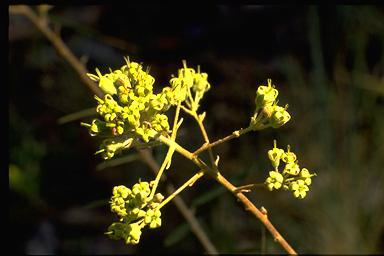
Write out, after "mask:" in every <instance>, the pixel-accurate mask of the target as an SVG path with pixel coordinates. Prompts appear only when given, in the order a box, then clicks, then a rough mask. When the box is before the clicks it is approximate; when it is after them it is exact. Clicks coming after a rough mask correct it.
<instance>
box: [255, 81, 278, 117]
mask: <svg viewBox="0 0 384 256" xmlns="http://www.w3.org/2000/svg"><path fill="white" fill-rule="evenodd" d="M271 83H272V81H271V79H268V86H264V85H261V86H259V88H258V89H257V91H256V98H255V104H256V109H257V110H258V109H261V108H263V107H265V106H272V104H273V103H274V102H275V100H276V98H277V95H278V94H279V92H278V91H277V90H276V89H275V88H273V87H272V86H271Z"/></svg>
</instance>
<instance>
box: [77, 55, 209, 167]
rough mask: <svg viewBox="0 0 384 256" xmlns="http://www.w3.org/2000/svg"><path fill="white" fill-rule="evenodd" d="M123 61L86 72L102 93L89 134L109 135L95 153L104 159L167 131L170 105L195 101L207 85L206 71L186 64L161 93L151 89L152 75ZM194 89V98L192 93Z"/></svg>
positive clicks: (129, 62)
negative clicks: (103, 71) (112, 67)
mask: <svg viewBox="0 0 384 256" xmlns="http://www.w3.org/2000/svg"><path fill="white" fill-rule="evenodd" d="M125 61H126V65H124V66H122V67H121V68H120V69H119V70H115V71H112V70H110V72H109V73H107V74H105V75H103V74H101V72H100V71H99V70H98V69H96V73H97V75H93V74H88V76H89V77H90V79H92V80H94V81H97V82H98V83H99V87H100V88H101V90H102V91H103V92H104V93H105V96H104V98H103V99H101V98H99V97H97V96H95V99H96V100H97V102H98V106H97V108H96V111H97V112H98V113H99V115H100V116H101V117H102V120H100V119H94V120H93V121H92V122H91V123H90V124H87V123H82V125H83V126H86V127H88V130H89V133H90V135H91V136H96V135H100V136H103V137H108V139H107V140H104V141H103V143H102V144H101V146H100V150H99V151H97V153H102V157H103V158H104V159H110V158H112V157H113V156H114V155H115V154H116V153H117V152H119V151H120V150H122V149H126V148H129V147H130V146H131V145H132V143H133V142H135V141H137V139H141V140H142V141H144V142H145V143H147V142H149V140H150V139H153V138H155V136H156V135H157V134H159V133H160V134H168V133H169V132H170V127H169V123H168V117H167V116H166V115H165V114H164V112H165V111H167V110H168V109H169V108H170V107H171V106H172V105H177V104H178V103H179V102H183V101H185V100H186V99H187V104H190V103H191V102H192V105H193V106H196V105H197V104H198V101H199V100H200V99H201V97H202V95H203V94H204V92H206V91H207V90H208V89H209V88H210V85H209V83H208V81H207V76H208V75H207V74H206V73H200V71H199V72H196V71H195V70H194V69H192V68H188V67H187V66H186V64H185V62H184V68H181V69H179V74H178V77H174V78H172V79H171V80H170V85H171V86H168V87H165V88H163V89H162V91H161V92H160V93H157V94H156V93H154V92H153V84H154V82H155V79H154V78H153V77H152V76H151V75H150V74H149V73H148V69H147V70H146V71H144V70H143V67H142V65H140V64H139V63H136V62H133V61H129V59H128V58H125ZM191 89H192V91H194V92H195V99H193V98H192V96H191Z"/></svg>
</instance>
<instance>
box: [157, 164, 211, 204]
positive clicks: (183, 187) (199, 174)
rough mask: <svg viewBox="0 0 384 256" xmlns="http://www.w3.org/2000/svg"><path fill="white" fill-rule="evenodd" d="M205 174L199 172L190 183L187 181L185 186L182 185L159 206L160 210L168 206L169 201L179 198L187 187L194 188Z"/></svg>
mask: <svg viewBox="0 0 384 256" xmlns="http://www.w3.org/2000/svg"><path fill="white" fill-rule="evenodd" d="M203 175H204V172H203V171H199V172H198V173H196V174H195V175H193V176H192V177H191V178H190V179H189V180H188V181H186V182H185V183H184V184H183V185H181V186H180V187H179V188H178V189H177V190H176V191H175V192H173V193H172V194H171V195H170V196H168V197H167V198H166V199H165V200H164V201H163V202H161V204H160V205H159V206H158V208H159V209H160V208H161V207H163V206H164V205H166V204H167V203H168V202H169V201H171V200H172V199H173V198H174V197H175V196H177V195H178V194H179V193H180V192H181V191H183V190H184V189H185V188H186V187H188V186H192V185H193V184H194V183H195V182H196V181H197V180H198V179H200V178H201V177H203Z"/></svg>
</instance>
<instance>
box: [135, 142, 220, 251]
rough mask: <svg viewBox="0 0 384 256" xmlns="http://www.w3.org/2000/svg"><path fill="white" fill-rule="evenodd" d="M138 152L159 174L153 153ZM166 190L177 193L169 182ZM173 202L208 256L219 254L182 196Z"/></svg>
mask: <svg viewBox="0 0 384 256" xmlns="http://www.w3.org/2000/svg"><path fill="white" fill-rule="evenodd" d="M138 151H139V153H140V155H141V156H142V160H143V161H144V162H145V163H146V164H147V165H148V166H149V167H150V168H151V169H152V171H153V172H155V173H157V170H159V168H160V166H159V164H158V163H157V162H156V161H155V159H154V158H153V155H152V154H151V152H150V151H149V150H148V149H146V150H138ZM161 178H162V180H165V179H166V176H165V175H162V176H161ZM166 189H167V192H168V194H169V195H171V194H173V193H174V192H175V191H176V190H175V187H174V186H173V185H172V184H171V183H170V182H167V185H166ZM172 202H173V203H174V204H175V205H176V207H177V209H178V210H179V211H180V212H181V214H182V215H183V216H184V218H185V219H186V220H187V222H188V224H189V226H190V227H191V230H192V232H193V233H194V234H195V235H196V237H197V239H198V240H199V241H200V243H201V245H202V246H203V247H204V249H205V250H206V252H207V253H208V254H218V251H217V249H216V247H215V246H214V245H213V244H212V242H211V240H210V239H209V237H208V236H207V234H206V233H205V232H204V229H203V228H202V227H201V225H200V223H199V221H198V220H197V219H196V217H195V216H194V215H193V212H192V211H191V210H190V209H189V208H188V206H187V205H186V204H185V202H184V200H183V199H182V198H181V197H180V196H178V195H176V196H175V197H174V198H173V200H172Z"/></svg>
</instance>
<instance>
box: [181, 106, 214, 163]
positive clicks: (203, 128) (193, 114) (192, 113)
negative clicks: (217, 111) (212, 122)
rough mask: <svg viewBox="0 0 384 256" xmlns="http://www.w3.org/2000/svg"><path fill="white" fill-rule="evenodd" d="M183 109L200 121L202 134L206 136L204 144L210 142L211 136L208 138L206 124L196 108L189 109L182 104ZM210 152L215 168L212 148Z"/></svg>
mask: <svg viewBox="0 0 384 256" xmlns="http://www.w3.org/2000/svg"><path fill="white" fill-rule="evenodd" d="M182 109H183V110H184V111H185V112H186V113H188V114H190V115H191V116H193V118H194V119H195V120H196V122H197V123H198V125H199V128H200V131H201V133H202V135H203V137H204V141H205V144H204V145H206V144H209V138H208V134H207V131H206V130H205V126H204V124H203V121H202V120H201V118H200V117H199V115H198V114H197V112H196V111H194V110H189V109H187V108H185V107H184V106H182ZM208 153H209V158H210V161H211V165H212V168H214V167H215V158H214V157H213V152H212V149H211V148H209V149H208Z"/></svg>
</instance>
